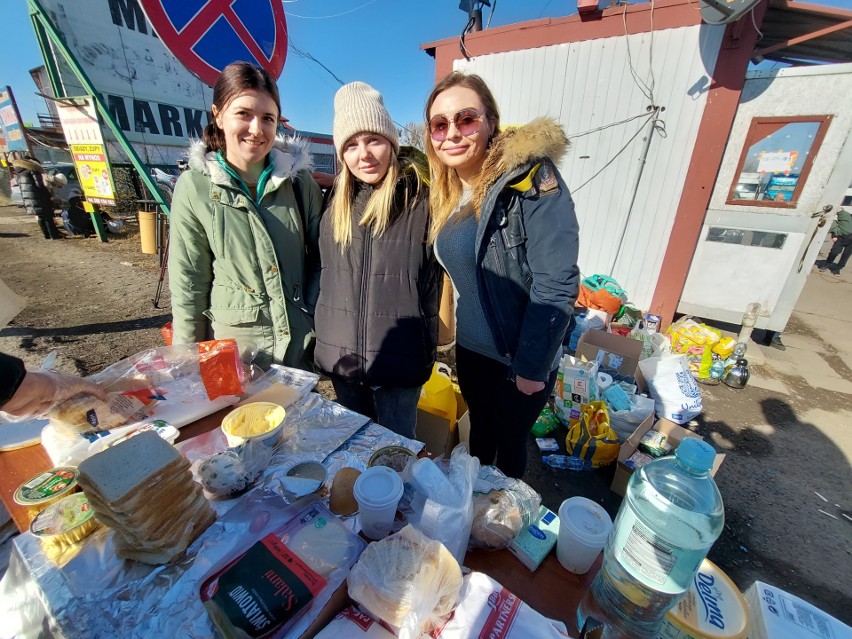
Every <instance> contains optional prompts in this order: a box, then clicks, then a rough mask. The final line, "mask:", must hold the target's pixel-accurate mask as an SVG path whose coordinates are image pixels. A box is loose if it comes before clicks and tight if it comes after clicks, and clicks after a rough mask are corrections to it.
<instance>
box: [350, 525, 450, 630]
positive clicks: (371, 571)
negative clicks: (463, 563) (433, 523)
mask: <svg viewBox="0 0 852 639" xmlns="http://www.w3.org/2000/svg"><path fill="white" fill-rule="evenodd" d="M348 584H349V596H350V597H351V598H352V599H353V600H355V601H356V602H358V603H359V604H360V605H361V606H363V607H364V609H365V610H366V611H367V612H369V613H370V614H371V615H373V616H374V617H376V618H377V619H381V620H382V621H384V622H385V623H386V624H388V625H390V626H392V627H393V628H395V629H398V636H399V638H400V639H418V638H419V637H420V636H421V635H422V634H423V633H427V634H428V633H431V632H432V631H433V630H434V629H435V628H437V627H439V626H440V625H441V624H442V622H443V620H444V617H445V616H446V615H448V614H449V613H450V612H451V611H452V610H453V608H455V606H456V604H457V603H458V599H459V593H460V591H461V587H462V574H461V568H460V567H459V564H458V562H457V561H456V560H455V559H454V558H453V556H452V555H450V553H449V552H448V551H447V548H446V547H445V546H444V545H443V544H441V543H440V542H438V541H434V540H432V539H429V538H428V537H426V536H425V535H423V534H422V533H421V532H419V531H418V530H417V529H415V528H414V527H413V526H406V527H405V528H403V529H402V530H400V531H399V532H398V533H396V534H395V535H391V536H390V537H385V538H384V539H382V540H381V541H377V542H373V543H372V544H370V545H369V546H368V547H367V549H366V550H365V551H364V553H363V554H362V555H361V558H360V559H359V560H358V563H356V564H355V565H354V566H353V567H352V571H351V572H350V573H349V578H348Z"/></svg>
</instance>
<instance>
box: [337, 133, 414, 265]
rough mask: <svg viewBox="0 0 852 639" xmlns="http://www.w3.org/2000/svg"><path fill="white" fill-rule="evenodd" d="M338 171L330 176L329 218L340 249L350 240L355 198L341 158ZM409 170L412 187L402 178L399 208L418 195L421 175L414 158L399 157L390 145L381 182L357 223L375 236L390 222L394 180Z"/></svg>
mask: <svg viewBox="0 0 852 639" xmlns="http://www.w3.org/2000/svg"><path fill="white" fill-rule="evenodd" d="M341 164H342V168H341V170H340V173H339V174H338V176H337V177H336V178H335V180H334V195H333V197H332V200H331V216H332V217H331V221H332V229H333V233H334V241H335V243H337V244H339V245H340V250H341V252H342V251H343V250H344V249H345V248H347V247H349V245H350V244H352V214H353V213H352V204H353V202H354V201H355V184H356V179H355V176H354V175H352V171H350V170H349V167H348V166H347V165H346V163H345V162H342V163H341ZM408 171H413V172H414V173H415V175H416V176H417V179H416V180H414V182H415V187H414V190H413V191H412V190H411V189H410V186H409V180H404V187H403V188H404V191H403V194H402V200H401V203H402V206H401V207H400V209H399V211H400V212H401V213H405V212H407V211H408V210H409V209H410V208H411V206H412V205H413V204H414V202H416V200H417V198H418V197H419V196H420V186H421V183H422V182H423V176H421V175H420V171H419V169H418V167H417V165H416V163H414V162H410V161H408V160H407V159H406V158H400V157H399V156H398V155H397V153H396V151H395V150H394V149H393V147H391V157H390V161H389V162H388V172H387V173H386V174H385V176H384V178H382V183H381V184H380V185H379V186H378V187H377V188H376V189H375V190H374V191H373V194H372V195H371V196H370V199H369V201H368V202H367V206H366V207H365V208H364V214H363V215H362V216H361V220H360V222H359V224H360V225H361V226H369V227H371V228H370V230H371V232H372V235H373V237H379V236H381V235H382V233H384V232H385V231H386V230H387V229H388V227H389V226H390V224H391V222H392V221H393V215H394V212H395V207H394V202H395V199H396V197H397V182H398V181H399V178H400V175H403V176H404V174H405V173H407V172H408Z"/></svg>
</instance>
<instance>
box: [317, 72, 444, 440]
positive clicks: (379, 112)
mask: <svg viewBox="0 0 852 639" xmlns="http://www.w3.org/2000/svg"><path fill="white" fill-rule="evenodd" d="M334 145H335V148H336V149H337V155H338V159H339V160H340V166H341V170H340V173H339V175H338V176H337V179H336V181H335V184H334V187H333V188H334V190H333V192H332V195H331V196H330V202H329V205H328V208H327V209H326V211H325V214H324V215H323V219H322V222H321V224H320V258H321V263H322V269H321V274H320V293H319V301H318V302H317V310H316V334H317V346H316V364H317V367H318V368H319V369H320V370H321V371H323V372H324V373H325V374H327V375H328V376H329V377H330V378H331V380H332V383H333V385H334V390H335V392H336V393H337V401H338V402H340V403H341V404H343V405H344V406H346V407H347V408H350V409H352V410H354V411H357V412H359V413H362V414H364V415H367V416H369V417H370V418H372V419H373V420H375V421H377V422H378V423H379V424H381V425H383V426H385V427H386V428H389V429H391V430H393V431H395V432H397V433H399V434H400V435H404V436H406V437H410V438H413V437H414V436H415V425H416V422H417V402H418V400H419V399H420V389H421V387H422V385H423V384H424V383H425V382H426V380H427V379H429V374H430V372H431V370H432V364H433V363H434V362H435V357H436V353H437V343H438V303H439V293H440V272H441V269H440V267H439V266H438V263H437V262H436V260H435V258H434V255H433V254H432V250H431V247H430V245H429V243H428V241H427V240H428V234H429V201H428V190H427V187H426V185H425V184H424V182H425V178H426V171H427V168H426V158H425V157H422V154H421V158H416V157H415V154H416V153H417V151H415V150H413V149H411V150H409V149H403V151H402V152H401V151H400V149H399V140H398V137H397V130H396V127H395V126H394V124H393V120H391V117H390V115H389V114H388V111H387V109H386V108H385V105H384V101H383V100H382V96H381V95H380V94H379V92H378V91H376V90H375V89H374V88H373V87H371V86H370V85H368V84H365V83H363V82H352V83H350V84H347V85H344V86H343V87H341V88H340V90H339V91H338V92H337V95H335V98H334ZM418 159H419V162H418Z"/></svg>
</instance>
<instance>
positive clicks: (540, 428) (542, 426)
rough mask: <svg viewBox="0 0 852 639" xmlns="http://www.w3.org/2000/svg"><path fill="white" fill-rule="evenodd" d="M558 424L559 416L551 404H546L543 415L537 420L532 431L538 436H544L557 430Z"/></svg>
mask: <svg viewBox="0 0 852 639" xmlns="http://www.w3.org/2000/svg"><path fill="white" fill-rule="evenodd" d="M558 426H559V418H558V417H557V416H556V413H554V412H553V409H552V408H550V407H549V406H545V407H544V410H542V411H541V415H539V416H538V419H536V420H535V424H534V425H533V427H532V433H533V435H534V436H536V437H544V436H545V435H549V434H550V433H552V432H553V431H555V430H556V428H557V427H558Z"/></svg>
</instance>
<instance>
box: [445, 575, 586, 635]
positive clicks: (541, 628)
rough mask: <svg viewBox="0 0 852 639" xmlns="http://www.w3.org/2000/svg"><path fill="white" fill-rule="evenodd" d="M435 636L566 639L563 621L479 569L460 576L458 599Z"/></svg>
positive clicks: (566, 633) (566, 632)
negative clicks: (557, 619) (457, 602)
mask: <svg viewBox="0 0 852 639" xmlns="http://www.w3.org/2000/svg"><path fill="white" fill-rule="evenodd" d="M436 636H437V637H438V638H439V639H479V637H503V638H504V639H533V638H535V639H570V635H569V634H568V631H567V629H566V628H565V625H564V624H563V623H561V622H559V621H552V620H550V619H548V618H547V617H545V616H544V615H542V614H541V613H539V612H536V611H535V610H533V609H532V608H531V607H530V606H529V605H527V604H526V603H524V602H523V601H521V599H519V598H518V597H517V596H516V595H514V594H513V593H511V592H509V591H508V590H506V589H505V588H504V587H503V586H502V585H501V584H500V583H499V582H497V581H494V580H493V579H492V578H491V577H489V576H488V575H485V574H483V573H481V572H472V573H470V574H469V575H467V576H466V577H465V578H464V587H463V588H462V593H461V602H459V605H458V608H456V609H455V611H453V616H452V618H451V619H450V620H449V621H448V622H447V624H446V626H444V627H443V628H442V629H441V630H440V632H439V633H438V634H437V635H436Z"/></svg>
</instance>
